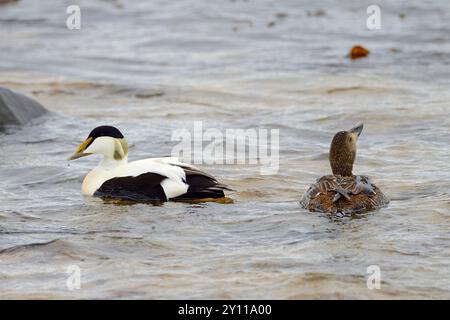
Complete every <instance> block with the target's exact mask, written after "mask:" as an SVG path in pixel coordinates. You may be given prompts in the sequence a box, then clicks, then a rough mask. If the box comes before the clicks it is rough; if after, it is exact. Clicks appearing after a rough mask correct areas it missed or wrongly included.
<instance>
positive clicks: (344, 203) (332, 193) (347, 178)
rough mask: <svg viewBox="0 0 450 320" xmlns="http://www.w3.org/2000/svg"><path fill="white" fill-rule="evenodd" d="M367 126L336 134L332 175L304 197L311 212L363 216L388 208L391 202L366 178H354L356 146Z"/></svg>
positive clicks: (333, 147) (305, 205)
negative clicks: (364, 213) (360, 214)
mask: <svg viewBox="0 0 450 320" xmlns="http://www.w3.org/2000/svg"><path fill="white" fill-rule="evenodd" d="M362 129H363V125H362V124H361V125H359V126H357V127H355V128H353V129H351V130H349V131H341V132H338V133H336V135H335V136H334V138H333V141H332V142H331V146H330V165H331V169H332V171H333V174H332V175H327V176H323V177H321V178H319V179H318V180H317V181H316V183H314V184H313V185H311V187H310V188H309V189H308V190H307V191H306V192H305V193H304V194H303V196H302V198H301V200H300V203H301V204H302V206H303V207H304V208H306V209H308V210H310V211H317V212H326V213H343V214H350V213H363V212H367V211H372V210H376V209H378V208H381V207H384V206H386V205H387V204H388V203H389V200H388V199H387V198H386V196H385V195H384V194H383V193H382V192H381V190H380V189H379V188H378V187H377V186H376V185H375V184H374V183H373V182H372V181H371V180H370V179H369V178H368V177H366V176H354V175H353V173H352V171H353V163H354V161H355V157H356V142H357V141H358V137H359V135H360V134H361V132H362Z"/></svg>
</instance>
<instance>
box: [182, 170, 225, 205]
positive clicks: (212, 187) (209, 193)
mask: <svg viewBox="0 0 450 320" xmlns="http://www.w3.org/2000/svg"><path fill="white" fill-rule="evenodd" d="M174 165H175V164H174ZM176 166H178V167H180V168H181V169H183V171H184V173H185V182H186V184H187V185H188V186H189V187H188V190H187V192H186V193H185V194H183V195H180V196H178V197H177V198H176V199H177V200H183V199H201V198H222V197H224V196H225V193H224V190H232V189H231V188H230V187H228V186H226V185H224V184H222V183H220V182H218V181H217V180H216V178H214V177H213V176H212V175H210V174H208V173H206V172H203V171H201V170H200V169H198V168H196V167H194V166H189V165H186V164H184V163H181V164H180V165H178V164H177V165H176Z"/></svg>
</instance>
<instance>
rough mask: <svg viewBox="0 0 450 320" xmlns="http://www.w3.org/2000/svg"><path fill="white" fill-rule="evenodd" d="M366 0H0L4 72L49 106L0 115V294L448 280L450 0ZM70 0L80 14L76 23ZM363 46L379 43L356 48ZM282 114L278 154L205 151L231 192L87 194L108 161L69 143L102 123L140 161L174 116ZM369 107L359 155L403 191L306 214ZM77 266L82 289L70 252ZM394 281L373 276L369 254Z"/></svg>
mask: <svg viewBox="0 0 450 320" xmlns="http://www.w3.org/2000/svg"><path fill="white" fill-rule="evenodd" d="M371 2H372V1H357V2H356V1H319V2H318V1H251V0H248V1H241V0H235V1H214V2H212V1H193V0H187V1H172V2H170V3H166V2H165V1H161V2H157V1H154V2H153V1H152V2H151V3H150V2H148V1H106V0H104V1H87V0H86V1H58V3H55V2H54V1H39V2H38V1H31V0H28V1H27V0H20V1H18V2H17V3H12V4H8V5H2V6H0V40H1V41H0V71H1V72H0V85H1V86H6V87H9V88H12V89H16V90H18V91H21V92H24V93H26V94H28V95H30V96H32V97H34V98H35V99H36V100H38V101H39V102H41V103H42V104H43V105H45V106H46V107H47V108H48V109H49V110H51V111H52V113H51V114H50V115H48V116H46V117H43V118H40V119H37V120H36V121H33V122H32V123H30V124H28V125H26V126H25V127H23V128H13V127H10V128H6V130H5V131H3V132H2V133H0V177H1V179H0V287H1V288H2V290H0V298H3V299H10V298H53V299H55V298H69V299H72V298H280V299H284V298H290V299H296V298H332V299H334V298H338V299H349V298H389V299H399V298H439V299H442V298H449V297H450V271H449V270H450V195H449V187H450V164H449V162H448V159H449V150H450V149H449V141H450V133H449V129H450V117H449V115H450V91H449V90H448V89H449V85H450V81H449V79H450V45H449V39H450V24H449V21H450V4H449V3H448V2H447V1H444V0H443V1H433V2H427V1H390V2H383V1H382V2H379V5H380V7H381V9H382V11H381V13H382V25H381V29H380V30H377V31H369V30H367V28H366V17H367V15H366V8H367V6H368V5H369V4H372V3H371ZM74 3H77V4H79V5H80V6H81V10H82V27H81V30H67V29H66V27H65V19H66V17H67V15H66V13H65V9H66V7H67V6H68V5H70V4H74ZM355 44H362V45H364V46H366V47H367V48H368V49H370V50H371V54H370V56H369V57H368V58H366V59H360V60H356V61H351V60H349V59H348V58H347V57H346V54H347V52H348V50H349V49H350V48H351V47H352V46H353V45H355ZM194 121H202V122H203V124H204V126H205V128H208V127H210V128H217V129H219V130H221V131H225V130H226V129H228V128H243V129H248V128H259V127H264V128H272V129H279V130H280V131H279V132H280V146H279V150H280V154H279V155H280V164H279V171H278V173H277V174H275V175H268V176H264V175H261V174H260V168H259V167H258V166H255V165H217V166H206V165H204V166H201V167H202V168H203V169H205V170H207V171H208V172H210V173H212V174H214V175H215V176H217V177H218V178H219V179H220V180H221V181H223V182H224V183H227V184H229V185H231V186H232V187H233V188H234V189H235V190H236V191H235V192H233V193H231V194H230V196H231V197H232V198H233V199H234V200H235V202H234V204H218V203H205V204H185V203H166V204H164V205H163V206H151V205H144V204H137V205H131V206H130V205H115V204H111V203H104V202H103V201H102V200H99V199H90V198H85V197H83V196H82V195H81V192H80V186H81V182H82V180H83V177H84V175H85V174H86V173H87V172H88V171H89V170H90V169H91V168H93V167H94V166H95V165H96V163H97V162H98V161H99V159H98V158H95V157H87V158H83V159H80V160H79V161H76V162H71V163H70V165H69V163H68V162H67V161H66V158H67V156H68V155H70V154H71V153H72V152H73V151H74V149H75V147H76V146H77V145H78V144H79V143H80V142H81V141H82V140H83V139H84V138H86V136H87V134H88V132H89V131H90V130H91V129H92V128H93V127H95V126H97V125H100V124H112V125H115V126H117V127H119V128H120V129H121V130H122V131H123V133H124V134H125V136H126V138H127V139H128V141H129V143H130V145H131V148H130V160H136V159H141V158H145V157H152V156H165V155H168V154H170V152H171V150H172V148H173V146H174V145H175V144H176V143H175V142H173V141H171V135H172V133H173V130H175V129H177V128H187V129H188V130H191V129H192V126H193V123H194ZM359 122H364V123H365V129H364V132H363V134H362V136H361V138H360V141H359V145H358V146H359V149H358V156H357V160H356V164H355V172H356V173H360V174H366V175H369V176H371V177H372V178H373V180H374V181H375V182H376V183H377V185H378V186H379V187H380V188H381V189H382V190H383V191H384V193H385V194H386V195H388V196H389V197H390V199H391V203H390V205H389V207H388V208H386V209H382V210H381V211H378V212H374V213H370V214H365V215H361V216H359V217H353V218H351V217H344V218H330V217H328V216H326V215H322V214H312V213H309V212H306V211H305V210H303V209H302V208H300V206H299V203H298V201H299V198H300V195H301V194H302V193H303V192H304V191H305V190H306V189H307V188H308V186H309V185H310V184H311V183H312V182H313V181H314V180H315V178H317V177H319V176H321V175H324V174H327V173H329V171H330V169H329V165H328V161H327V152H328V147H329V143H330V141H331V138H332V136H333V134H334V133H335V132H336V131H338V130H343V129H348V128H350V127H351V126H353V125H355V124H357V123H359ZM71 265H77V266H79V267H80V269H81V288H80V289H79V290H74V291H70V290H69V289H68V287H67V285H66V280H67V278H68V274H66V271H67V268H68V267H69V266H71ZM370 265H377V266H379V267H380V270H381V280H382V281H381V289H379V290H369V289H368V288H367V286H366V279H367V274H366V270H367V267H368V266H370Z"/></svg>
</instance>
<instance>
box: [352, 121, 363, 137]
mask: <svg viewBox="0 0 450 320" xmlns="http://www.w3.org/2000/svg"><path fill="white" fill-rule="evenodd" d="M363 129H364V124H363V123H361V124H359V125H357V126H356V127H354V128H352V129H350V132H351V133H356V134H358V137H359V136H360V134H361V132H362V131H363Z"/></svg>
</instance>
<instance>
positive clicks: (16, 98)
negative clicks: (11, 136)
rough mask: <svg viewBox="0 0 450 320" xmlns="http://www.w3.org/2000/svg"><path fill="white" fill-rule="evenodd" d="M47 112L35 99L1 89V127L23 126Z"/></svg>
mask: <svg viewBox="0 0 450 320" xmlns="http://www.w3.org/2000/svg"><path fill="white" fill-rule="evenodd" d="M46 112H47V110H46V109H45V108H44V107H43V106H42V105H41V104H39V103H38V102H36V101H34V100H33V99H31V98H28V97H27V96H25V95H23V94H21V93H18V92H15V91H12V90H10V89H8V88H4V87H0V125H8V124H15V125H23V124H25V123H27V122H28V121H30V120H31V119H34V118H37V117H40V116H42V115H43V114H45V113H46Z"/></svg>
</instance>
